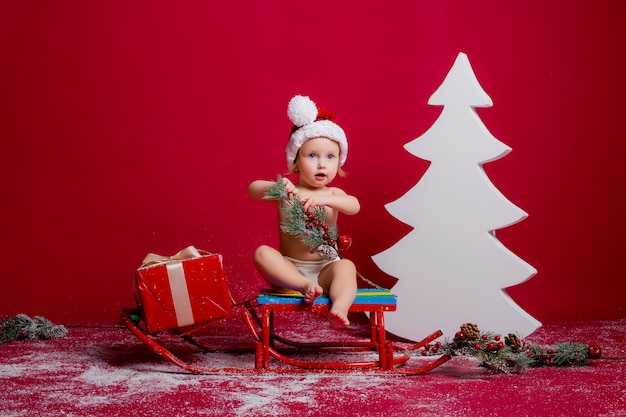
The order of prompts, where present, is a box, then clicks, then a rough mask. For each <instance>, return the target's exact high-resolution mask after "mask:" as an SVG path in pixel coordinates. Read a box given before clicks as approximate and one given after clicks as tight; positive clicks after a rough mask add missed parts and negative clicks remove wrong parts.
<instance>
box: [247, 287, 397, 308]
mask: <svg viewBox="0 0 626 417" xmlns="http://www.w3.org/2000/svg"><path fill="white" fill-rule="evenodd" d="M303 299H304V296H303V295H302V294H300V293H299V292H295V291H294V292H288V293H276V292H272V290H263V291H261V293H260V294H259V296H258V297H257V303H258V304H260V305H264V304H301V303H303V302H304V301H303ZM313 304H330V298H329V297H328V296H327V295H322V296H320V297H318V298H317V299H316V300H315V301H314V302H313ZM352 304H353V305H373V304H386V305H388V304H394V305H395V304H396V296H395V295H394V294H393V293H392V292H391V291H388V290H384V289H377V288H359V289H358V290H357V292H356V299H355V300H354V303H352Z"/></svg>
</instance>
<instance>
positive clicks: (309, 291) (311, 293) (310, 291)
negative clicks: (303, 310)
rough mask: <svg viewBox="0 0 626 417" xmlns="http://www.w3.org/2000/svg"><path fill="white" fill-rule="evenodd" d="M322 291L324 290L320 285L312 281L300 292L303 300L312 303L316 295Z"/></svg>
mask: <svg viewBox="0 0 626 417" xmlns="http://www.w3.org/2000/svg"><path fill="white" fill-rule="evenodd" d="M322 292H324V290H323V289H322V287H320V286H319V285H317V284H315V283H312V284H311V285H309V286H307V287H306V288H305V289H304V291H303V292H302V294H304V302H305V303H307V304H313V302H314V301H315V300H316V299H317V297H319V296H320V295H322Z"/></svg>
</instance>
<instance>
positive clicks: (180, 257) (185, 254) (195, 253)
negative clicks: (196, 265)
mask: <svg viewBox="0 0 626 417" xmlns="http://www.w3.org/2000/svg"><path fill="white" fill-rule="evenodd" d="M203 252H204V251H203ZM201 256H202V254H201V253H200V251H199V250H198V249H196V248H195V247H193V246H187V247H186V248H185V249H183V250H181V251H180V252H178V253H176V254H175V255H172V256H163V255H157V254H156V253H149V254H147V255H146V257H145V258H144V259H143V262H142V263H141V267H142V268H143V267H146V266H150V265H156V264H162V263H168V262H175V261H184V260H187V259H193V258H199V257H201Z"/></svg>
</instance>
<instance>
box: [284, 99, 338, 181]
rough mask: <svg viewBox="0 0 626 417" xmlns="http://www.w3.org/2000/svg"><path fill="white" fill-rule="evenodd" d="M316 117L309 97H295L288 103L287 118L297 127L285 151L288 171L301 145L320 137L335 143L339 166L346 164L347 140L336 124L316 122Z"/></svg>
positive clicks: (315, 111)
mask: <svg viewBox="0 0 626 417" xmlns="http://www.w3.org/2000/svg"><path fill="white" fill-rule="evenodd" d="M317 115H318V110H317V106H316V105H315V103H314V102H313V101H312V100H311V99H310V98H309V97H306V96H295V97H293V98H292V99H291V100H290V101H289V105H288V106H287V116H288V117H289V120H291V121H292V123H293V124H294V125H295V127H297V130H295V131H294V132H293V133H292V134H291V136H290V138H289V143H288V144H287V149H286V152H287V166H288V167H289V169H291V168H292V167H293V164H294V162H295V160H296V156H297V155H298V150H299V149H300V147H301V146H302V144H303V143H304V142H306V141H307V140H309V139H313V138H320V137H322V138H328V139H330V140H334V141H335V142H337V143H338V144H339V166H342V165H343V164H344V163H345V162H346V158H347V157H348V139H347V138H346V134H345V132H344V131H343V129H342V128H341V127H339V125H338V124H336V123H334V122H332V121H330V120H318V121H317V122H316V121H315V119H316V118H317ZM295 127H294V129H295Z"/></svg>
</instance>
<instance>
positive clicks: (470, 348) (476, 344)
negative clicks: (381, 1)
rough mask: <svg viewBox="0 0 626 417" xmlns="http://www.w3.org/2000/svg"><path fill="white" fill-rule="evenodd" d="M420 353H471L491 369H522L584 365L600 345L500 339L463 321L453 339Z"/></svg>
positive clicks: (511, 336)
mask: <svg viewBox="0 0 626 417" xmlns="http://www.w3.org/2000/svg"><path fill="white" fill-rule="evenodd" d="M420 353H421V355H422V356H432V355H449V356H466V357H474V358H476V359H478V360H479V361H480V366H482V367H484V368H486V369H488V370H489V371H490V372H494V373H522V372H524V371H525V370H527V369H528V368H529V367H541V366H584V365H586V364H587V362H588V360H589V359H598V358H599V357H600V356H601V355H602V349H600V347H599V346H597V345H593V346H589V345H587V344H585V343H579V342H564V343H557V344H554V345H552V346H542V345H532V344H530V343H527V342H526V341H524V340H523V339H521V338H520V337H519V336H517V335H515V334H513V333H509V334H508V336H506V337H504V340H503V338H502V337H501V336H500V335H497V334H494V333H492V332H481V331H480V330H479V328H478V326H477V325H476V324H473V323H466V324H463V325H462V326H461V330H460V331H459V332H457V333H456V335H455V336H454V339H453V340H452V341H445V342H444V343H441V342H436V343H434V344H430V345H427V346H425V347H424V348H423V349H422V350H421V351H420Z"/></svg>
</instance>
